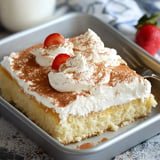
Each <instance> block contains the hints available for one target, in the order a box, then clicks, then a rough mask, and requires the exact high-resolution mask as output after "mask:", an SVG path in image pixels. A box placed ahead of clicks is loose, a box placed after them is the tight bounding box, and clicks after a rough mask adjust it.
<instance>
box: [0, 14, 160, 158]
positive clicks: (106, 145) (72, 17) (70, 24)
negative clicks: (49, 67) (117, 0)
mask: <svg viewBox="0 0 160 160" xmlns="http://www.w3.org/2000/svg"><path fill="white" fill-rule="evenodd" d="M88 28H90V29H92V30H94V31H95V32H96V33H97V34H98V35H99V36H100V37H101V38H102V40H103V41H104V43H105V45H106V46H108V47H113V48H115V49H117V51H118V53H119V54H120V55H121V56H122V57H123V58H124V59H125V56H126V55H125V51H129V52H130V53H131V54H134V55H136V56H137V55H138V57H139V58H140V59H141V60H142V62H143V63H144V64H146V65H147V66H148V67H150V68H151V69H152V70H153V71H154V72H156V73H160V64H159V63H158V61H156V60H155V59H154V58H153V57H151V56H150V55H149V54H147V53H146V52H145V51H143V50H142V49H141V48H139V47H138V46H137V45H136V44H134V43H133V42H131V41H129V40H128V39H126V38H125V37H124V36H123V35H121V34H120V33H119V32H117V31H116V30H115V29H113V28H112V27H111V26H109V25H107V24H106V23H104V22H102V21H101V20H99V19H97V18H95V17H93V16H91V15H86V14H79V13H72V14H68V15H66V16H63V17H61V18H59V19H56V20H53V21H50V22H48V23H45V24H43V25H40V26H38V27H35V28H32V29H29V30H26V31H23V32H19V33H17V34H14V35H13V36H10V37H7V38H5V39H3V40H1V41H0V60H1V59H2V57H3V56H5V55H8V54H9V53H10V52H12V51H15V52H16V51H20V50H23V49H24V48H26V47H30V46H32V45H34V44H37V43H39V42H43V40H44V39H45V37H46V36H47V35H48V34H50V33H52V32H59V33H61V34H63V35H64V36H65V37H72V36H76V35H79V34H81V33H84V32H85V31H87V29H88ZM124 48H125V49H124ZM151 83H152V85H153V87H152V92H153V93H154V94H155V96H156V99H157V101H158V106H157V107H156V108H155V109H153V111H152V113H151V115H150V116H149V117H145V118H141V119H139V120H137V121H136V122H134V123H132V124H130V125H129V126H126V127H123V128H120V129H119V130H118V131H117V132H105V133H103V134H102V135H100V136H95V137H92V138H89V139H86V140H83V141H81V142H78V143H74V144H70V145H62V144H60V143H59V142H58V141H56V140H55V139H54V138H52V137H51V136H50V135H48V134H47V133H46V132H45V131H43V130H42V129H41V128H39V127H38V126H37V125H36V124H35V123H34V122H32V121H31V120H29V119H28V118H27V117H26V116H25V115H24V114H23V113H21V112H20V111H19V110H17V109H16V108H15V107H14V106H13V105H11V104H9V103H8V102H6V101H5V100H4V99H3V98H2V97H0V114H1V115H2V116H4V117H5V118H6V119H7V120H8V121H11V123H13V124H14V125H15V126H16V127H17V128H19V130H21V131H22V132H23V133H24V134H26V135H27V136H28V137H29V138H30V139H32V140H33V141H34V142H35V143H37V144H38V145H39V146H41V147H42V148H43V149H44V150H45V151H46V152H47V153H48V154H49V155H51V156H52V157H54V159H65V160H98V159H101V160H109V159H111V158H113V157H114V156H116V155H117V154H120V153H121V152H123V151H125V150H127V149H129V148H130V147H132V146H134V145H136V144H138V143H140V142H142V141H144V140H146V139H148V138H150V137H152V136H154V135H156V134H157V133H159V132H160V127H159V124H160V109H159V107H160V100H159V99H160V83H158V82H157V81H155V80H152V81H151ZM104 140H105V141H104ZM93 143H94V147H92V148H88V149H78V146H82V145H85V144H93Z"/></svg>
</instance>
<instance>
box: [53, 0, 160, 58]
mask: <svg viewBox="0 0 160 160" xmlns="http://www.w3.org/2000/svg"><path fill="white" fill-rule="evenodd" d="M71 11H76V12H85V13H88V14H92V15H94V16H96V17H98V18H100V19H103V21H105V22H106V23H109V24H111V25H112V26H113V27H115V28H116V29H118V30H119V31H120V32H122V33H123V34H124V35H125V36H127V37H128V38H129V39H131V40H134V36H135V32H136V29H135V27H134V25H135V24H137V21H138V19H139V18H140V17H141V16H143V15H144V14H152V13H157V12H158V11H160V0H123V1H120V0H58V1H57V10H56V13H55V14H57V15H64V14H66V13H68V12H71ZM155 58H156V59H158V60H159V61H160V53H157V54H156V56H155Z"/></svg>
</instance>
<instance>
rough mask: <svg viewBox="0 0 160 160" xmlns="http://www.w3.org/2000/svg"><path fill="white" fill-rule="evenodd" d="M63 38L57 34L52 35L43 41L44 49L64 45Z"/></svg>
mask: <svg viewBox="0 0 160 160" xmlns="http://www.w3.org/2000/svg"><path fill="white" fill-rule="evenodd" d="M64 41H65V38H64V37H63V36H62V35H61V34H59V33H52V34H50V35H49V36H47V37H46V39H45V40H44V47H49V46H51V45H58V44H61V43H64Z"/></svg>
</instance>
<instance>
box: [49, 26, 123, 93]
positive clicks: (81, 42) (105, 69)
mask: <svg viewBox="0 0 160 160" xmlns="http://www.w3.org/2000/svg"><path fill="white" fill-rule="evenodd" d="M71 42H72V44H73V52H74V56H73V57H71V58H70V59H69V60H68V61H67V62H66V63H65V64H63V65H61V67H60V68H59V70H58V72H57V71H54V70H53V71H51V72H50V73H49V74H48V78H49V82H50V85H51V86H52V87H53V88H54V89H56V90H57V91H59V92H81V91H90V90H91V89H92V88H93V87H95V86H100V85H104V84H105V85H106V84H107V83H108V82H109V80H110V72H111V69H110V68H109V67H110V66H112V67H113V66H119V65H120V64H122V63H125V62H124V61H123V60H122V59H121V57H120V56H119V55H117V52H116V50H115V49H110V48H106V47H104V43H103V42H102V41H101V39H100V38H99V37H98V35H97V34H96V33H95V32H93V31H92V30H90V29H89V30H88V31H87V32H86V33H85V34H83V35H80V36H78V37H75V38H72V39H71Z"/></svg>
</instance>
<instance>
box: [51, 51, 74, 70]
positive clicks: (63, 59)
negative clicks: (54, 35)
mask: <svg viewBox="0 0 160 160" xmlns="http://www.w3.org/2000/svg"><path fill="white" fill-rule="evenodd" d="M70 57H71V56H70V55H68V54H65V53H61V54H59V55H57V56H56V57H55V59H54V60H53V63H52V69H56V70H57V69H58V68H59V66H60V65H61V64H63V63H66V61H67V59H69V58H70Z"/></svg>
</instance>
